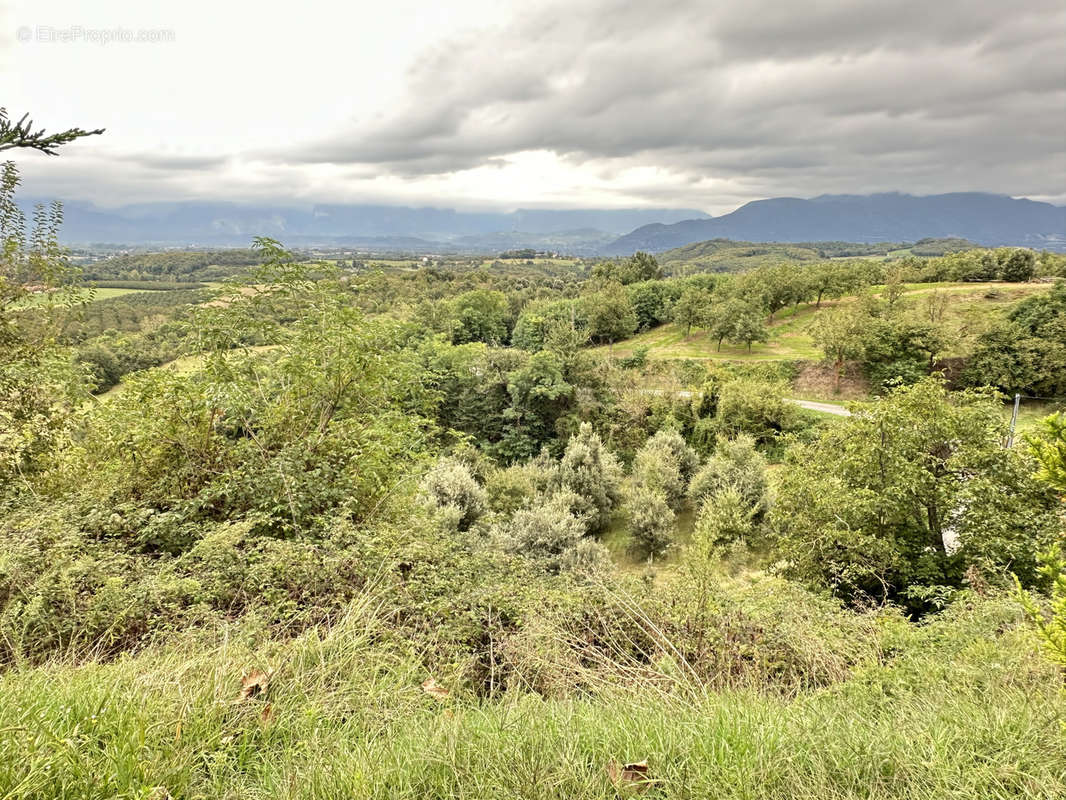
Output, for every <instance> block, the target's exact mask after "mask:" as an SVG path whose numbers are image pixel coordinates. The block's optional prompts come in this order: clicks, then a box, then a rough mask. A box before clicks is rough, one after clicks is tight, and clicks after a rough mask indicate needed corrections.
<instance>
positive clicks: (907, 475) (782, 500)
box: [772, 378, 1058, 613]
mask: <svg viewBox="0 0 1066 800" xmlns="http://www.w3.org/2000/svg"><path fill="white" fill-rule="evenodd" d="M1004 434H1005V431H1004V423H1003V420H1002V416H1001V409H1000V406H999V403H998V402H997V401H996V399H995V398H994V397H993V396H991V395H989V394H987V393H977V392H971V391H966V392H949V391H948V390H947V388H946V387H945V385H944V383H943V381H942V380H940V379H938V378H926V379H924V380H922V381H919V382H918V383H916V384H914V385H913V386H906V387H900V388H897V389H895V390H894V391H892V392H891V393H890V394H889V395H888V396H886V397H884V398H881V399H879V400H876V401H873V402H869V403H860V404H857V405H856V407H855V409H854V413H853V414H852V416H850V417H847V418H845V419H842V420H841V421H840V422H838V423H837V424H835V425H833V426H832V427H830V428H827V429H825V430H824V431H823V432H822V433H821V435H820V436H819V437H818V439H817V440H815V441H814V442H813V443H811V444H809V445H800V446H797V447H794V448H792V449H791V450H790V451H789V453H788V460H787V469H785V470H784V471H783V474H782V480H781V482H780V485H779V487H778V491H777V494H776V498H775V502H774V507H773V511H772V519H773V523H774V527H775V529H776V531H777V536H778V537H779V543H780V547H781V550H782V555H783V556H784V557H785V558H786V559H787V560H788V562H789V567H788V569H787V571H788V572H789V573H790V574H792V575H793V576H794V577H797V578H802V579H806V580H808V581H810V582H811V583H814V584H818V585H824V586H828V587H829V588H830V589H832V590H833V591H834V592H835V593H837V594H838V595H839V596H840V597H842V598H844V599H846V600H848V601H849V602H853V603H861V602H864V600H866V599H871V598H872V599H874V600H876V601H885V600H890V601H895V602H900V603H903V604H905V605H906V606H907V607H908V608H910V609H911V610H912V611H913V612H915V613H921V612H924V611H927V610H930V609H932V608H935V607H936V606H937V604H938V603H940V602H942V601H943V600H944V598H945V597H946V596H947V595H948V594H950V592H951V591H953V590H954V589H956V588H958V587H960V586H962V585H963V582H964V580H965V576H966V574H967V570H968V569H970V568H973V569H976V570H978V571H979V572H981V573H983V574H984V575H985V576H987V578H988V579H990V580H996V579H997V578H999V579H1002V578H1003V577H1004V576H1005V573H1006V571H1007V570H1008V569H1010V570H1011V571H1014V572H1015V573H1016V574H1017V575H1019V577H1020V578H1021V579H1022V581H1023V582H1024V583H1026V584H1029V583H1031V582H1032V581H1033V580H1035V578H1036V575H1037V564H1036V559H1035V553H1037V552H1039V551H1040V550H1041V549H1043V547H1045V546H1046V545H1047V544H1048V543H1049V542H1050V541H1052V540H1053V539H1054V537H1055V535H1056V531H1057V529H1058V520H1057V519H1056V514H1055V505H1056V504H1055V500H1054V497H1053V496H1052V495H1051V493H1050V492H1049V491H1048V490H1047V488H1046V487H1045V486H1043V485H1041V484H1040V483H1038V482H1037V481H1036V480H1035V479H1034V478H1033V477H1032V473H1033V471H1034V469H1033V462H1032V460H1031V458H1030V457H1029V456H1028V454H1026V453H1024V452H1022V451H1020V450H1019V449H1017V448H1014V449H1004V447H1003V437H1004Z"/></svg>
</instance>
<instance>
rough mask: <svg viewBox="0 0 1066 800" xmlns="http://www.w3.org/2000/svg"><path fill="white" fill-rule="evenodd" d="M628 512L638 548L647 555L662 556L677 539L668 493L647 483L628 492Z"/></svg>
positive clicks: (634, 540) (626, 508) (626, 506)
mask: <svg viewBox="0 0 1066 800" xmlns="http://www.w3.org/2000/svg"><path fill="white" fill-rule="evenodd" d="M625 513H626V517H627V519H628V521H629V533H630V535H631V536H632V537H633V543H634V545H635V547H636V548H637V549H638V550H639V551H640V552H642V553H645V554H647V555H661V554H663V553H664V552H666V550H667V548H668V547H669V546H670V545H671V544H672V543H673V541H674V511H673V509H672V508H670V503H669V502H668V500H667V499H666V497H665V495H663V494H662V493H661V492H658V491H656V490H654V489H651V488H648V487H646V486H636V487H634V488H633V489H632V490H630V492H629V493H628V494H627V497H626V503H625Z"/></svg>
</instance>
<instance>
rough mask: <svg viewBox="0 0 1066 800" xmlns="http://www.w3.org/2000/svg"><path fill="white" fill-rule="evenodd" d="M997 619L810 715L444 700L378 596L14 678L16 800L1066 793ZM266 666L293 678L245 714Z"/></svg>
mask: <svg viewBox="0 0 1066 800" xmlns="http://www.w3.org/2000/svg"><path fill="white" fill-rule="evenodd" d="M964 605H965V604H964ZM981 608H984V606H978V609H979V611H978V613H975V614H971V616H972V617H973V619H968V618H966V616H965V615H966V614H967V613H969V612H967V611H965V610H963V611H962V614H963V616H962V618H961V619H956V620H954V621H949V622H934V623H933V624H932V625H930V626H925V627H923V628H918V627H914V626H910V625H907V624H905V623H903V622H902V621H900V620H898V618H893V617H891V616H885V617H884V618H883V619H881V621H880V622H879V623H878V626H877V627H878V628H879V629H880V630H881V633H880V634H879V635H880V637H881V645H880V647H881V648H882V649H881V652H880V654H876V653H871V658H870V661H869V662H868V664H867V665H866V666H863V667H859V668H858V669H857V671H856V672H855V673H854V674H853V676H852V677H851V678H850V679H849V680H846V681H844V682H843V683H838V684H835V685H832V686H830V687H829V688H826V689H822V690H818V691H813V692H809V693H805V694H801V695H799V696H798V697H794V698H790V697H787V696H781V695H779V694H776V693H775V692H773V690H772V688H771V687H766V689H768V691H759V690H756V689H752V690H730V691H720V692H712V691H708V690H704V689H701V688H699V687H696V686H693V685H691V684H689V683H686V682H685V681H684V680H683V679H682V678H677V679H676V683H675V685H674V688H673V689H672V690H664V689H663V688H661V687H662V685H663V684H662V683H661V682H660V683H658V684H656V685H658V686H659V687H660V688H655V686H654V685H652V684H646V685H636V686H631V687H630V688H628V689H618V688H616V689H606V688H604V689H602V690H600V691H597V692H593V693H591V694H589V693H574V694H572V695H570V696H569V697H567V698H563V699H549V698H545V697H542V696H539V695H535V694H531V693H522V692H513V693H511V694H507V695H504V696H502V697H499V698H497V699H495V700H484V699H481V700H479V699H477V698H474V697H467V696H461V695H458V694H457V695H453V696H450V697H448V698H446V699H444V700H437V699H434V698H433V697H430V696H427V695H426V694H425V693H423V692H422V691H421V690H420V688H419V686H420V683H421V682H422V681H423V680H424V679H425V678H426V675H425V673H424V672H423V670H422V669H421V667H420V666H419V665H418V662H417V659H415V658H412V657H410V656H405V655H403V654H402V653H403V646H402V643H399V644H398V643H389V642H388V632H387V627H386V623H384V621H383V620H382V619H381V615H380V614H379V613H377V612H376V610H375V604H374V601H373V600H372V598H366V600H365V601H364V602H362V603H357V604H356V605H355V606H354V607H353V610H352V611H351V613H350V614H349V616H348V617H347V618H346V619H344V620H341V621H340V622H339V623H338V624H337V625H336V626H335V627H334V628H333V629H332V630H331V631H328V632H326V631H323V632H312V633H310V634H305V635H303V636H302V637H301V638H299V639H297V640H295V641H292V642H287V643H279V642H275V643H268V644H265V645H261V646H259V647H251V646H248V645H246V644H244V643H243V642H244V641H245V639H244V637H242V636H240V635H237V632H236V631H233V632H231V633H232V634H233V635H229V636H223V637H221V639H220V640H219V641H216V642H214V643H211V644H208V643H202V644H199V645H197V644H196V643H195V642H193V641H190V642H188V643H186V644H185V645H182V646H173V647H171V648H170V649H165V650H164V649H149V650H147V651H145V652H143V653H141V654H140V655H137V656H133V657H129V658H125V659H121V660H119V661H117V662H114V663H110V664H92V663H90V664H87V665H83V666H78V667H74V666H68V665H63V664H53V665H50V666H44V667H39V668H34V669H21V670H19V669H16V670H13V671H10V672H8V673H6V674H3V675H0V797H3V798H5V800H30V798H34V799H36V798H91V799H93V800H96V799H97V798H99V799H100V800H103V798H129V799H132V798H141V799H142V800H144V799H145V798H156V800H161V799H162V798H189V799H190V800H191V799H192V798H212V799H214V798H232V799H233V800H237V799H238V798H240V800H266V798H308V799H311V798H314V799H315V800H319V799H320V800H334V798H340V797H353V798H356V797H357V798H382V799H384V798H396V799H398V800H403V799H404V798H410V799H411V800H415V799H416V798H417V799H418V800H422V799H423V798H457V797H462V798H468V800H475V799H480V800H510V799H511V798H529V799H532V798H560V799H562V798H572V799H576V798H582V799H584V798H588V799H590V800H591V799H592V798H599V799H601V800H608V798H615V797H618V796H632V795H631V793H621V794H616V793H615V791H614V789H613V788H612V787H611V785H610V784H609V783H608V781H607V779H606V777H605V773H604V765H605V764H606V763H607V762H608V761H609V760H611V759H620V760H623V761H636V760H641V759H647V760H648V762H649V765H650V774H651V775H652V776H653V777H654V778H656V779H657V780H659V781H660V783H658V784H657V786H656V787H655V788H654V789H653V790H652V791H650V792H648V793H646V794H645V795H644V796H647V797H657V798H677V799H678V800H680V799H681V798H710V797H714V798H723V799H724V798H738V799H739V798H745V799H746V800H749V799H750V800H756V799H758V800H774V799H775V798H781V799H782V800H783V799H784V798H809V800H816V799H817V800H825V799H826V798H835V799H836V800H844V799H845V798H885V799H886V800H888V799H889V798H901V799H902V798H908V799H913V800H928V799H929V798H938V800H939V799H942V798H959V799H962V798H967V799H969V798H973V799H974V800H976V799H977V798H1008V797H1010V798H1042V799H1043V798H1046V799H1047V800H1051V799H1052V798H1061V797H1063V796H1064V794H1066V749H1064V748H1062V746H1061V745H1062V741H1063V739H1062V736H1063V734H1064V730H1063V725H1064V724H1066V694H1064V692H1063V690H1062V686H1061V681H1057V680H1056V678H1055V676H1054V673H1053V672H1051V671H1050V670H1049V669H1048V668H1047V666H1046V665H1044V664H1042V663H1041V662H1040V661H1039V659H1037V658H1036V657H1035V656H1034V655H1033V650H1032V647H1033V643H1032V641H1031V640H1030V639H1029V638H1028V635H1027V632H1026V631H1024V629H1017V628H1016V627H1014V624H1013V623H1010V622H1008V623H1006V624H1004V625H1003V626H1002V627H1001V628H1000V629H1001V630H1004V629H1005V631H1006V632H1001V633H995V632H994V631H995V630H996V629H997V620H1000V621H1001V622H1002V620H1003V611H1002V608H1000V609H999V610H998V611H996V612H995V613H994V614H988V613H987V612H984V613H983V616H982V612H980V609H981ZM797 635H799V634H797ZM254 668H259V669H273V670H276V671H275V672H274V673H273V676H272V678H271V681H270V685H269V687H268V688H267V690H266V695H265V697H263V698H259V699H253V700H250V701H248V702H244V703H239V702H237V697H238V694H239V691H240V680H241V676H242V674H245V673H246V672H247V671H248V670H251V669H254ZM660 674H662V673H660ZM444 682H445V683H446V680H445V681H444ZM268 704H269V705H268Z"/></svg>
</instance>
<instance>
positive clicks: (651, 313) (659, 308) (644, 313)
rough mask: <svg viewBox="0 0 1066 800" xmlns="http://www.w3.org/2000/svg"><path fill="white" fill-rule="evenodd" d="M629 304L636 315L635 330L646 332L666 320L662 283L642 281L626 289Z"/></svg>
mask: <svg viewBox="0 0 1066 800" xmlns="http://www.w3.org/2000/svg"><path fill="white" fill-rule="evenodd" d="M627 290H628V294H629V302H630V303H631V304H632V306H633V312H634V313H635V314H636V315H637V330H638V331H646V330H648V329H649V328H654V327H655V326H656V325H659V324H661V323H662V322H663V321H664V320H665V318H666V297H665V294H664V292H663V284H662V281H643V282H641V283H632V284H630V285H629V286H628V287H627Z"/></svg>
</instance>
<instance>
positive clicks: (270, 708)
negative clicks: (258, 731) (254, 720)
mask: <svg viewBox="0 0 1066 800" xmlns="http://www.w3.org/2000/svg"><path fill="white" fill-rule="evenodd" d="M259 721H260V722H262V723H263V724H264V725H267V724H269V723H271V722H273V721H274V704H273V703H267V704H266V705H265V706H263V710H262V712H261V713H260V714H259Z"/></svg>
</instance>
